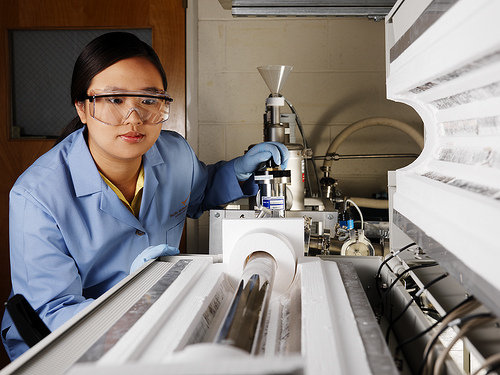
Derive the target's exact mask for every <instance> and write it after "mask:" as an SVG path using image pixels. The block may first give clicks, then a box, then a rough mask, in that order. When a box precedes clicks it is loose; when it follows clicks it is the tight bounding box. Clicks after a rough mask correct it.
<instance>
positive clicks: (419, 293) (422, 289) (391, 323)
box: [385, 272, 448, 343]
mask: <svg viewBox="0 0 500 375" xmlns="http://www.w3.org/2000/svg"><path fill="white" fill-rule="evenodd" d="M447 276H448V273H447V272H446V273H443V274H442V275H440V276H438V277H436V278H435V279H433V280H431V281H429V282H428V283H427V284H425V285H424V286H423V287H422V288H420V290H419V291H418V292H417V293H415V294H414V295H413V296H412V297H411V299H410V301H409V302H408V303H407V304H406V306H405V307H404V308H403V310H402V311H401V312H400V313H399V315H398V316H396V317H395V318H394V319H392V321H391V322H390V323H389V326H388V327H387V332H386V333H385V342H386V343H389V334H390V333H391V328H392V327H393V326H394V324H396V322H397V321H398V320H399V319H401V317H402V316H403V315H404V313H405V312H406V310H408V309H409V308H410V306H411V304H412V303H413V302H415V300H416V299H417V298H418V297H420V296H421V295H422V293H423V292H424V291H425V290H427V289H429V288H430V287H431V286H432V285H434V284H435V283H437V282H438V281H441V280H443V279H444V278H445V277H447Z"/></svg>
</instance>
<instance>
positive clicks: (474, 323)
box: [433, 315, 495, 375]
mask: <svg viewBox="0 0 500 375" xmlns="http://www.w3.org/2000/svg"><path fill="white" fill-rule="evenodd" d="M493 320H495V318H494V317H493V316H492V315H490V316H484V317H478V318H477V319H474V320H471V321H469V322H467V323H465V324H464V325H463V327H462V328H461V329H460V332H459V333H458V334H457V335H456V336H455V337H454V338H453V340H451V341H450V343H449V344H448V346H447V347H446V348H445V349H444V350H442V351H441V353H439V355H438V357H437V358H436V361H435V362H434V366H433V367H434V371H433V375H439V374H441V370H442V368H443V366H444V362H445V360H446V357H447V356H448V353H449V352H450V350H451V348H452V347H453V345H455V344H456V342H457V341H458V340H460V339H461V338H462V337H463V336H465V335H466V334H467V333H468V332H469V331H471V330H473V329H476V328H479V327H481V326H484V325H485V324H488V323H490V322H492V321H493Z"/></svg>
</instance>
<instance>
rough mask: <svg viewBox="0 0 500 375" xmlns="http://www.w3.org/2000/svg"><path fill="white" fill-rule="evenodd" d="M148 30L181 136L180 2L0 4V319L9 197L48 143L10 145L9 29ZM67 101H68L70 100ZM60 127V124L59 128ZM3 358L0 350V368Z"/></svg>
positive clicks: (15, 0)
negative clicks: (15, 185)
mask: <svg viewBox="0 0 500 375" xmlns="http://www.w3.org/2000/svg"><path fill="white" fill-rule="evenodd" d="M61 28H62V29H89V28H95V29H103V28H104V29H106V28H110V29H119V28H151V29H152V36H153V47H154V49H155V50H156V52H157V53H158V55H159V57H160V59H161V61H162V63H163V65H164V67H165V71H166V73H167V78H168V91H169V93H170V95H172V97H173V98H174V99H175V100H174V102H173V104H172V108H171V116H170V119H169V121H168V122H167V125H168V127H169V128H172V129H174V130H177V131H178V132H180V133H182V134H183V135H184V134H185V55H186V54H185V9H184V1H183V0H71V1H68V0H43V1H40V0H10V1H1V2H0V172H1V177H0V302H1V304H0V306H1V307H0V314H1V315H0V316H2V315H3V302H4V301H6V300H7V298H8V295H9V293H10V267H9V241H8V230H9V218H8V205H9V200H8V199H9V198H8V196H9V191H10V189H11V188H12V185H13V184H14V182H15V180H16V179H17V177H18V176H19V175H20V174H21V173H22V172H23V171H24V170H25V169H26V168H27V167H29V166H30V165H31V164H32V163H33V162H34V161H35V159H37V158H38V157H39V156H40V155H41V154H43V153H44V152H46V151H47V150H49V149H50V148H51V147H52V145H53V142H54V141H53V140H48V139H38V140H34V139H30V140H23V139H11V138H10V128H11V118H12V117H11V113H10V108H11V95H10V92H11V88H10V71H11V67H10V60H9V56H10V51H9V43H8V40H9V38H8V33H9V30H11V29H61ZM69 99H70V98H68V100H69ZM64 125H65V124H60V126H61V128H62V127H63V126H64ZM7 363H8V358H7V356H6V354H5V352H4V350H3V346H2V349H0V368H2V367H4V366H5V365H6V364H7Z"/></svg>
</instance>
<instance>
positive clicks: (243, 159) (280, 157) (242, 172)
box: [234, 142, 290, 181]
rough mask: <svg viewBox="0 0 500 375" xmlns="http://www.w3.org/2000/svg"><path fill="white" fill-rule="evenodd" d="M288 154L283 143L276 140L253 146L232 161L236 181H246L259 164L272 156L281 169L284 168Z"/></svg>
mask: <svg viewBox="0 0 500 375" xmlns="http://www.w3.org/2000/svg"><path fill="white" fill-rule="evenodd" d="M289 156H290V154H289V152H288V149H287V148H286V146H285V145H283V144H281V143H278V142H263V143H259V144H258V145H255V146H253V147H252V148H251V149H250V150H248V152H247V153H246V154H245V155H243V156H240V157H239V158H237V159H236V160H235V161H234V173H236V178H237V179H238V181H246V180H248V179H249V178H250V176H251V175H252V172H255V170H256V169H257V168H258V166H259V164H260V163H262V162H265V161H268V160H269V159H271V157H272V158H273V160H274V162H275V163H276V164H277V165H280V166H281V169H286V166H287V164H288V158H289Z"/></svg>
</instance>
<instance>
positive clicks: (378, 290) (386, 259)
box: [375, 242, 416, 297]
mask: <svg viewBox="0 0 500 375" xmlns="http://www.w3.org/2000/svg"><path fill="white" fill-rule="evenodd" d="M413 245H416V243H415V242H412V243H410V244H408V245H406V246H404V247H402V248H401V249H399V250H397V251H396V252H394V253H393V254H391V255H390V256H388V257H387V258H385V259H384V261H383V262H382V263H380V266H379V267H378V270H377V273H376V274H375V289H377V293H378V296H379V297H382V293H381V292H380V288H379V282H380V278H381V277H380V273H381V272H382V267H384V266H385V265H386V264H387V263H388V262H389V261H390V260H391V259H392V258H394V257H395V256H396V255H399V254H400V253H402V252H403V251H405V250H408V249H409V248H410V247H412V246H413Z"/></svg>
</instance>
